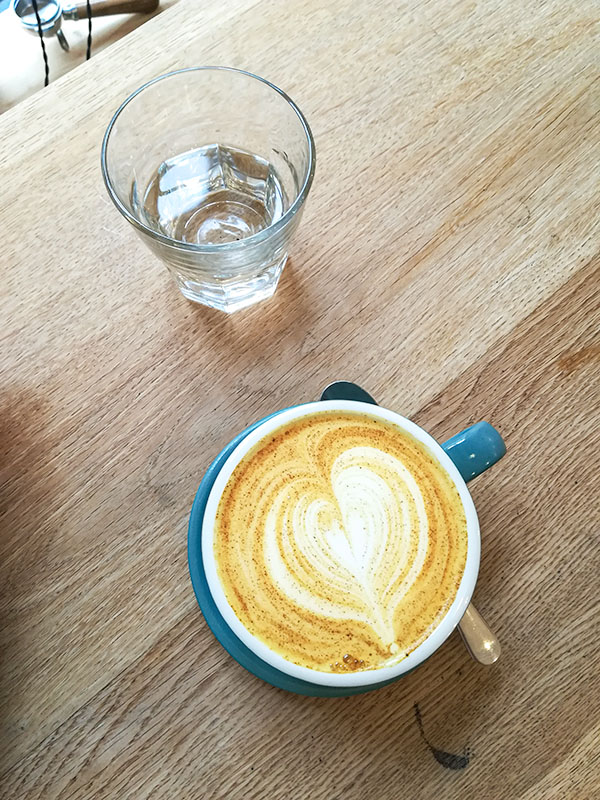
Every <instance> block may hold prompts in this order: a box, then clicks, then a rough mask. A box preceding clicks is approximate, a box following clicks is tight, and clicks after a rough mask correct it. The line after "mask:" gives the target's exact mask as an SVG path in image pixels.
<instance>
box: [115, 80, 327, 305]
mask: <svg viewBox="0 0 600 800" xmlns="http://www.w3.org/2000/svg"><path fill="white" fill-rule="evenodd" d="M314 170H315V145H314V142H313V138H312V134H311V132H310V128H309V126H308V123H307V122H306V120H305V118H304V116H303V115H302V112H301V111H300V109H299V108H298V107H297V106H296V105H295V103H294V102H293V101H292V100H291V99H290V98H289V97H288V96H287V95H286V94H285V93H284V92H282V91H281V90H280V89H278V88H277V87H276V86H274V85H273V84H271V83H269V82H268V81H266V80H264V79H263V78H259V77H257V76H256V75H251V74H250V73H248V72H242V71H241V70H235V69H230V68H226V67H197V68H192V69H184V70H179V71H177V72H171V73H169V74H168V75H162V76H161V77H159V78H156V79H155V80H152V81H150V82H149V83H147V84H145V86H142V87H141V88H140V89H138V90H137V91H136V92H134V93H133V94H132V95H131V96H130V97H129V98H127V100H125V102H124V103H123V104H122V105H121V107H120V108H119V109H118V111H117V112H116V114H115V115H114V117H113V118H112V120H111V122H110V124H109V126H108V129H107V131H106V134H105V136H104V142H103V144H102V173H103V176H104V181H105V183H106V187H107V189H108V193H109V194H110V196H111V198H112V200H113V202H114V203H115V205H116V206H117V208H118V209H119V211H120V212H121V213H122V214H123V216H124V217H125V218H126V219H127V220H129V222H130V223H131V224H132V225H133V226H134V227H135V229H136V231H137V232H138V233H139V234H140V236H141V237H142V239H143V240H144V241H145V242H146V244H147V245H148V246H149V247H150V249H151V250H152V251H153V252H154V253H155V254H156V255H157V256H158V257H159V258H161V259H162V260H163V261H164V262H165V264H166V265H167V267H168V269H169V270H170V272H171V274H172V275H173V277H174V279H175V282H176V283H177V285H178V286H179V288H180V290H181V292H182V294H183V295H184V296H185V297H187V298H188V299H189V300H194V301H196V302H198V303H203V304H204V305H207V306H211V307H212V308H218V309H221V310H223V311H228V312H232V311H237V310H238V309H240V308H245V307H246V306H249V305H252V304H253V303H256V302H258V301H259V300H264V299H265V298H267V297H270V296H271V295H272V294H273V292H274V291H275V289H276V288H277V282H278V281H279V276H280V275H281V271H282V269H283V267H284V265H285V262H286V259H287V256H288V248H289V244H290V241H291V238H292V236H293V234H294V232H295V230H296V228H297V227H298V223H299V221H300V216H301V213H302V207H303V205H304V201H305V200H306V197H307V195H308V192H309V189H310V186H311V183H312V179H313V175H314Z"/></svg>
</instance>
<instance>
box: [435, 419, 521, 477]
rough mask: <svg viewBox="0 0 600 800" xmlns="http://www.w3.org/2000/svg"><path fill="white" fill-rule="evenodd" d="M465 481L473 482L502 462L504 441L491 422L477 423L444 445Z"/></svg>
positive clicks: (504, 449) (452, 437)
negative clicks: (498, 462)
mask: <svg viewBox="0 0 600 800" xmlns="http://www.w3.org/2000/svg"><path fill="white" fill-rule="evenodd" d="M442 447H443V449H444V450H445V451H446V453H447V454H448V455H449V456H450V458H451V459H452V461H453V462H454V464H455V465H456V467H457V469H458V471H459V472H460V474H461V475H462V477H463V479H464V480H465V481H470V480H473V478H476V477H477V476H478V475H481V473H482V472H484V471H485V470H486V469H489V467H491V466H492V465H493V464H495V463H496V461H500V459H501V458H502V456H503V455H504V454H505V453H506V445H505V444H504V439H503V438H502V437H501V436H500V434H499V433H498V431H497V430H496V428H494V427H493V425H490V423H489V422H476V423H475V425H470V426H469V427H468V428H465V429H464V431H461V432H460V433H456V434H455V435H454V436H451V437H450V438H449V439H447V440H446V441H445V442H443V443H442Z"/></svg>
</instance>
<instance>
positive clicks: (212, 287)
mask: <svg viewBox="0 0 600 800" xmlns="http://www.w3.org/2000/svg"><path fill="white" fill-rule="evenodd" d="M286 261H287V255H285V256H284V257H283V258H282V259H281V261H279V262H278V263H277V264H275V265H274V266H271V267H269V268H267V269H266V270H264V272H261V273H260V274H259V275H254V276H253V277H251V278H246V279H245V280H242V279H239V278H227V279H223V280H213V281H200V280H195V279H193V278H190V276H189V274H188V275H182V274H181V273H178V272H175V271H173V278H174V279H175V283H176V284H177V286H178V287H179V291H180V292H181V294H182V295H183V296H184V297H185V298H187V299H188V300H191V301H192V302H194V303H201V304H202V305H204V306H209V308H216V309H218V310H219V311H225V313H227V314H232V313H233V312H234V311H240V310H241V309H242V308H247V307H248V306H252V305H254V304H255V303H260V301H261V300H267V299H268V298H269V297H272V296H273V294H274V293H275V289H277V284H278V283H279V278H280V277H281V273H282V271H283V268H284V266H285V262H286Z"/></svg>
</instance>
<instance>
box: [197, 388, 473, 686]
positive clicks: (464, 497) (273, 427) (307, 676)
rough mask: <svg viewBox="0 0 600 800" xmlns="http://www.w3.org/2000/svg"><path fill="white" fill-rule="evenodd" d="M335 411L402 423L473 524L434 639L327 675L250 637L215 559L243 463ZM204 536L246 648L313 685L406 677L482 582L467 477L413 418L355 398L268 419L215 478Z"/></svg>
mask: <svg viewBox="0 0 600 800" xmlns="http://www.w3.org/2000/svg"><path fill="white" fill-rule="evenodd" d="M332 411H349V412H352V413H357V414H362V415H366V416H370V417H375V418H376V419H383V420H385V421H387V422H391V423H393V424H396V425H397V426H398V427H399V428H400V429H402V430H404V431H406V432H407V433H409V434H411V435H412V436H414V437H415V439H418V441H420V442H421V443H422V444H424V445H425V446H426V447H427V449H428V451H429V452H430V453H431V454H432V455H433V456H434V457H435V458H436V460H437V462H438V463H439V464H440V465H441V466H442V467H443V469H444V470H445V471H446V472H447V473H448V474H449V476H450V478H451V479H452V481H453V482H454V484H455V486H456V488H457V490H458V493H459V495H460V498H461V501H462V504H463V508H464V511H465V516H466V520H467V559H466V563H465V569H464V572H463V575H462V578H461V581H460V584H459V587H458V591H457V592H456V597H455V598H454V601H453V602H452V604H451V606H450V608H449V609H448V611H447V612H446V614H445V615H444V616H443V617H442V619H441V620H440V622H439V623H438V624H437V625H436V627H435V628H434V630H433V631H432V632H431V633H430V634H429V635H428V637H427V638H426V639H425V641H423V642H422V643H421V644H420V645H419V646H418V647H416V648H415V649H414V650H413V651H412V652H410V653H409V654H408V656H406V658H404V659H402V661H400V662H399V663H397V664H394V665H393V666H391V667H380V668H375V669H368V670H362V671H360V672H352V673H331V672H321V671H319V670H314V669H311V668H309V667H302V666H300V665H298V664H294V663H292V662H291V661H288V660H287V659H285V658H284V657H283V656H281V655H279V653H275V652H274V651H273V650H271V649H270V648H269V647H267V645H266V644H264V642H262V641H261V640H260V639H258V638H257V637H256V636H254V635H253V634H252V633H250V631H248V630H247V628H245V627H244V625H243V624H242V622H241V621H240V620H239V619H238V617H237V616H236V614H235V612H234V610H233V608H232V607H231V606H230V605H229V602H228V600H227V598H226V596H225V592H224V590H223V587H222V585H221V581H220V579H219V576H218V572H217V566H216V561H215V557H214V533H215V521H216V514H217V508H218V505H219V501H220V499H221V494H222V492H223V489H224V488H225V485H226V483H227V481H228V480H229V478H230V477H231V475H232V473H233V471H234V469H235V468H236V466H237V465H238V464H239V462H240V461H241V460H242V459H243V458H244V456H245V455H246V454H247V453H248V452H249V451H250V450H251V449H252V448H253V447H254V446H255V445H256V444H257V443H258V442H259V441H260V440H261V439H263V438H264V437H266V436H268V435H270V434H272V433H273V432H274V431H277V430H278V429H279V428H281V427H284V426H285V425H287V424H288V423H289V422H291V421H293V420H296V419H299V418H301V417H306V416H312V415H314V414H319V413H327V412H332ZM201 537H202V541H201V544H202V560H203V562H204V571H205V574H206V580H207V583H208V588H209V591H210V593H211V595H212V598H213V600H214V601H215V604H216V606H217V608H218V609H219V612H220V614H221V615H222V617H223V619H224V620H225V622H226V623H227V625H228V626H229V627H230V628H231V630H232V631H233V633H235V635H236V636H237V637H238V638H239V639H240V640H241V641H242V642H243V643H244V644H245V645H246V647H248V648H249V649H250V650H251V651H252V652H253V653H254V654H255V655H257V656H258V657H259V658H261V659H262V660H263V661H265V662H266V663H267V664H269V665H270V666H272V667H274V668H275V669H277V670H279V671H280V672H283V673H285V674H286V675H289V676H290V677H292V678H297V679H299V680H303V681H307V682H308V683H313V684H316V685H318V686H336V687H348V688H349V687H353V686H368V685H371V684H372V685H376V684H379V683H383V682H385V681H389V680H392V679H394V678H398V677H400V676H401V675H403V674H404V673H407V672H410V671H411V670H412V669H414V668H415V667H417V666H418V665H419V664H421V663H423V661H426V660H427V659H428V658H429V656H431V655H432V654H433V653H434V652H435V651H436V650H437V649H438V648H439V647H440V646H441V645H442V644H443V643H444V642H445V641H446V639H447V638H448V636H449V635H450V634H451V633H452V631H453V630H454V629H455V628H456V626H457V625H458V623H459V622H460V620H461V618H462V616H463V614H464V612H465V611H466V608H467V606H468V605H469V602H470V600H471V596H472V594H473V591H474V589H475V583H476V581H477V574H478V571H479V560H480V551H481V540H480V533H479V520H478V518H477V512H476V510H475V505H474V503H473V500H472V498H471V495H470V493H469V490H468V488H467V485H466V483H465V481H464V479H463V478H462V476H461V474H460V472H459V471H458V469H457V467H456V465H455V464H454V462H453V461H452V459H451V458H450V457H449V456H448V455H447V453H446V452H445V451H444V450H443V448H442V447H441V445H440V444H438V442H436V440H435V439H434V438H433V437H432V436H431V435H430V434H428V433H427V432H426V431H424V430H423V429H422V428H420V427H419V426H418V425H416V424H415V423H414V422H412V421H411V420H409V419H406V417H403V416H401V415H400V414H396V413H395V412H394V411H389V410H388V409H386V408H382V407H381V406H374V405H371V404H369V403H363V402H360V401H355V400H326V401H323V400H320V401H315V402H313V403H306V404H304V405H302V406H299V407H297V408H289V409H286V410H285V411H282V412H280V413H279V414H277V415H276V416H274V417H271V418H270V419H268V420H266V421H265V422H263V423H262V424H261V425H259V426H258V427H257V428H255V429H254V430H253V431H251V432H250V433H249V434H248V435H247V436H246V437H245V438H244V439H243V440H242V441H241V442H240V443H239V444H238V445H237V447H236V448H235V449H234V450H233V451H232V452H231V454H230V455H229V457H228V458H227V460H226V461H225V463H224V464H223V466H222V468H221V470H220V471H219V474H218V475H217V477H216V479H215V482H214V484H213V486H212V488H211V491H210V493H209V496H208V500H207V503H206V508H205V511H204V518H203V521H202V531H201Z"/></svg>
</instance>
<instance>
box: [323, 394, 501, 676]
mask: <svg viewBox="0 0 600 800" xmlns="http://www.w3.org/2000/svg"><path fill="white" fill-rule="evenodd" d="M321 400H359V401H360V402H362V403H371V404H372V405H374V406H376V405H377V403H376V402H375V400H374V399H373V398H372V397H371V395H370V394H369V393H368V392H366V391H365V390H364V389H362V388H361V387H360V386H357V384H356V383H350V381H336V382H335V383H330V384H329V386H328V387H327V388H326V389H325V390H324V391H323V393H322V394H321ZM458 632H459V633H460V635H461V638H462V640H463V642H464V645H465V647H466V648H467V652H468V653H469V655H470V656H471V657H472V658H473V659H474V660H475V661H478V662H479V663H480V664H494V663H495V662H496V661H497V660H498V659H499V658H500V650H501V648H500V642H499V641H498V639H497V638H496V636H495V635H494V634H493V632H492V631H491V630H490V628H489V627H488V625H487V623H486V621H485V620H484V618H483V617H482V616H481V614H480V613H479V611H477V609H476V608H475V606H474V605H473V603H469V605H468V606H467V610H466V611H465V613H464V615H463V618H462V619H461V621H460V622H459V623H458Z"/></svg>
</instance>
